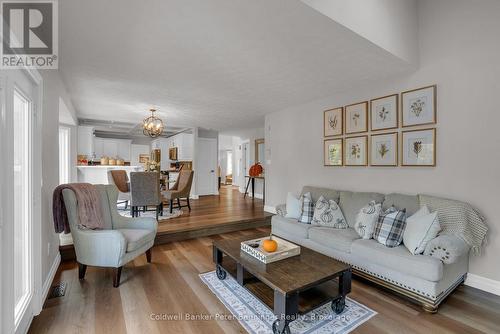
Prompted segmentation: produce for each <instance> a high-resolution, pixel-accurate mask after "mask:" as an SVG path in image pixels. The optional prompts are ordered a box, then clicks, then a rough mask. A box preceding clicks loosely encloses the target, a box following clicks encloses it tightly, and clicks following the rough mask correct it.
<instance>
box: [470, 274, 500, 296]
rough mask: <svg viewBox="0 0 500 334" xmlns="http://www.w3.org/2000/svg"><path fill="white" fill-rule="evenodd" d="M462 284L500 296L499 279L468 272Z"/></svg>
mask: <svg viewBox="0 0 500 334" xmlns="http://www.w3.org/2000/svg"><path fill="white" fill-rule="evenodd" d="M464 284H465V285H468V286H471V287H473V288H476V289H479V290H483V291H486V292H489V293H493V294H495V295H497V296H500V281H495V280H493V279H491V278H486V277H483V276H479V275H476V274H471V273H468V274H467V279H466V280H465V283H464Z"/></svg>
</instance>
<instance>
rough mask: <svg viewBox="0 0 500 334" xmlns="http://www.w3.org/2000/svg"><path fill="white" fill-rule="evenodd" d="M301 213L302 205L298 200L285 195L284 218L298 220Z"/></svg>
mask: <svg viewBox="0 0 500 334" xmlns="http://www.w3.org/2000/svg"><path fill="white" fill-rule="evenodd" d="M301 213H302V203H300V198H297V197H296V196H295V195H294V194H292V193H288V194H287V195H286V215H285V217H286V218H293V219H299V218H300V214H301Z"/></svg>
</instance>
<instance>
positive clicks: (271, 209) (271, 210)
mask: <svg viewBox="0 0 500 334" xmlns="http://www.w3.org/2000/svg"><path fill="white" fill-rule="evenodd" d="M264 211H265V212H269V213H274V214H276V207H274V206H271V205H264Z"/></svg>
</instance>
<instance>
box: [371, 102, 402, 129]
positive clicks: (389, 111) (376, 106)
mask: <svg viewBox="0 0 500 334" xmlns="http://www.w3.org/2000/svg"><path fill="white" fill-rule="evenodd" d="M398 109H399V108H398V94H393V95H389V96H384V97H379V98H378V99H373V100H371V101H370V129H371V130H372V131H378V130H387V129H395V128H397V127H398V125H399V124H398V121H399V119H398V111H399V110H398Z"/></svg>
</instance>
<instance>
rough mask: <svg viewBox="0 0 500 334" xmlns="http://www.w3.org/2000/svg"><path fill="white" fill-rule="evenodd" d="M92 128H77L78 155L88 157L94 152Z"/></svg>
mask: <svg viewBox="0 0 500 334" xmlns="http://www.w3.org/2000/svg"><path fill="white" fill-rule="evenodd" d="M94 151H95V149H94V128H93V127H91V126H79V127H78V154H84V155H87V156H89V157H90V155H91V154H92V152H94Z"/></svg>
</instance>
